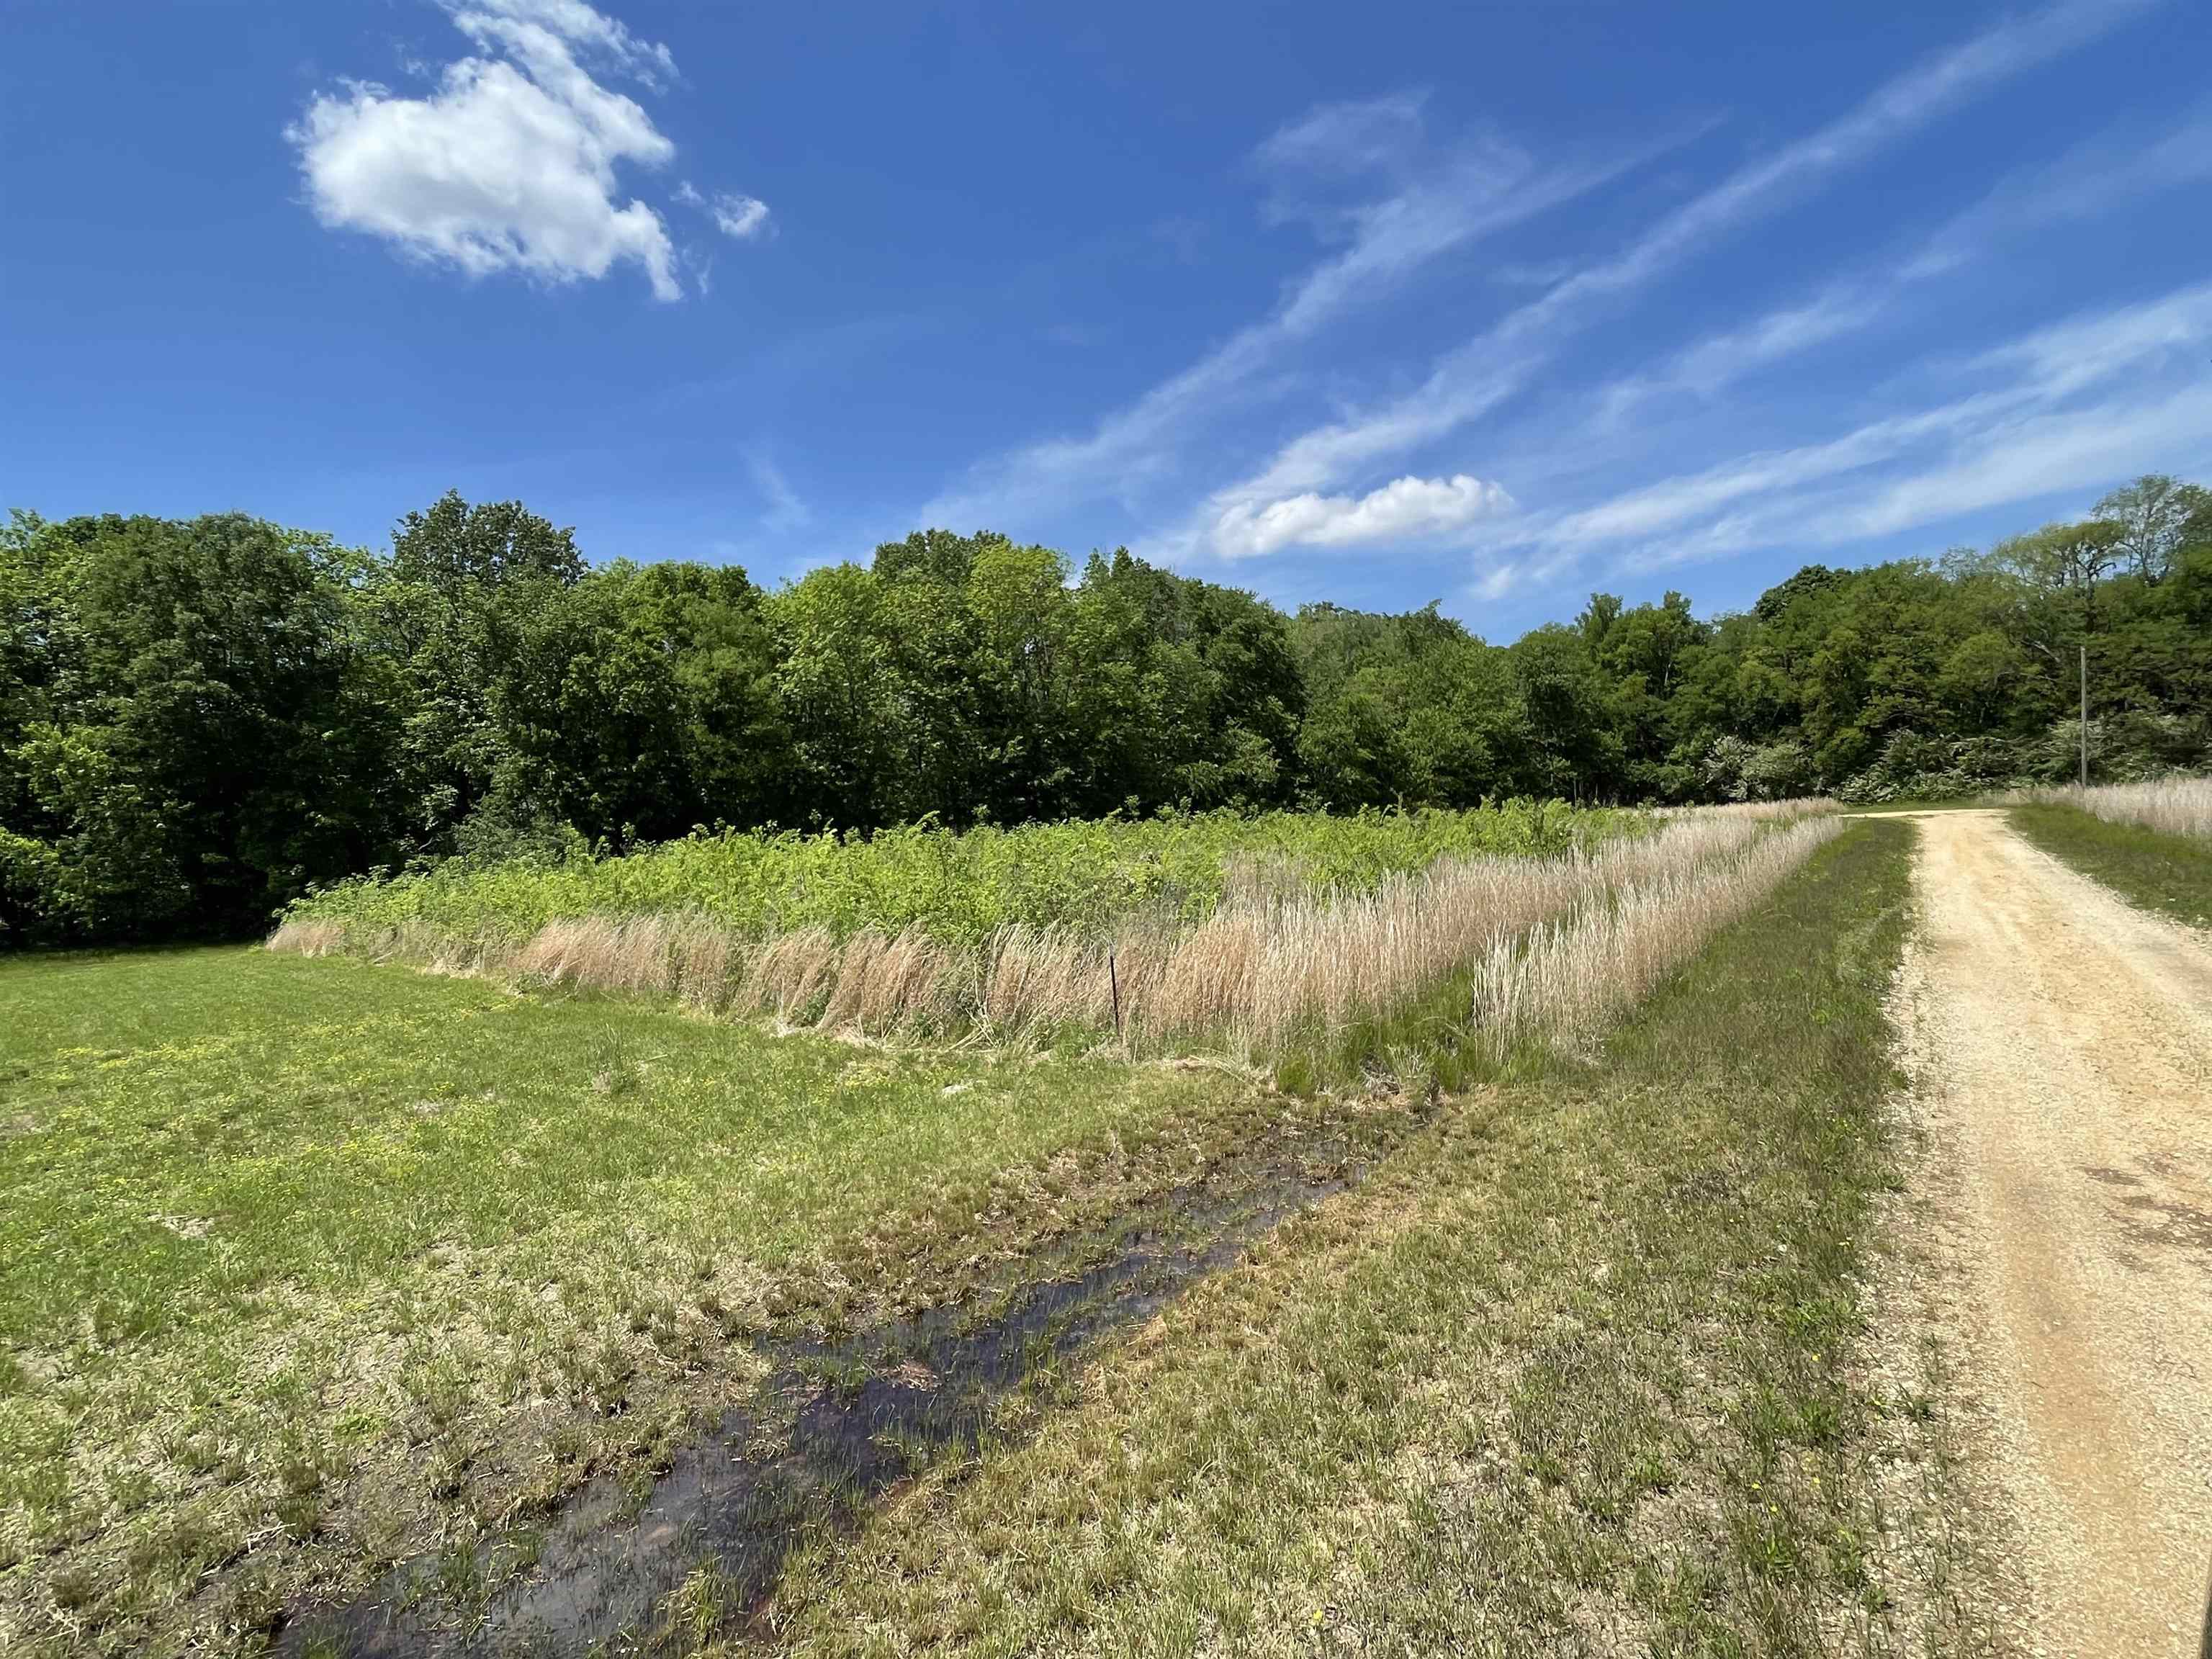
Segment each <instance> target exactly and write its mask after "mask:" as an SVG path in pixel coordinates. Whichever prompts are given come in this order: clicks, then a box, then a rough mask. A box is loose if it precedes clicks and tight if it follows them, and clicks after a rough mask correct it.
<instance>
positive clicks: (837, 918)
mask: <svg viewBox="0 0 2212 1659" xmlns="http://www.w3.org/2000/svg"><path fill="white" fill-rule="evenodd" d="M1640 823H1641V820H1640V818H1639V817H1638V815H1635V814H1632V813H1626V812H1622V813H1615V812H1605V811H1577V810H1576V809H1573V808H1571V807H1569V806H1567V805H1564V804H1563V803H1560V802H1557V801H1552V802H1541V803H1540V802H1535V801H1528V800H1516V801H1511V802H1508V803H1506V804H1505V805H1500V806H1493V807H1486V808H1478V809H1475V810H1474V811H1465V812H1446V811H1413V812H1396V811H1389V812H1379V811H1367V812H1361V813H1358V814H1355V815H1353V816H1350V817H1330V816H1328V815H1326V814H1314V813H1295V812H1270V813H1263V814H1261V815H1260V816H1258V817H1244V816H1242V815H1239V814H1237V813H1233V812H1229V811H1214V812H1207V813H1199V814H1192V815H1183V814H1171V815H1168V816H1164V817H1154V818H1149V819H1136V820H1125V819H1116V818H1108V819H1098V820H1088V821H1065V822H1060V823H1032V824H1025V825H1023V826H1021V827H1019V828H1017V829H1000V828H998V827H996V826H994V825H983V826H981V827H979V828H976V829H970V830H968V831H966V832H964V833H962V832H957V831H954V830H951V829H941V828H939V827H937V826H936V825H934V824H931V823H917V824H908V825H904V826H901V827H898V828H895V829H884V830H880V831H878V832H877V833H876V834H874V835H872V836H861V835H860V834H858V833H857V832H847V833H845V834H842V835H840V834H836V833H833V832H829V831H823V832H819V833H816V834H812V835H808V834H802V833H800V832H798V831H794V830H785V831H782V832H781V833H775V832H769V831H765V830H756V831H751V832H740V831H737V830H723V831H720V832H717V833H714V834H702V835H697V836H688V837H686V838H684V839H683V840H681V841H675V842H667V843H665V844H663V845H660V846H656V847H652V848H645V849H643V850H641V851H639V852H635V853H632V854H628V855H626V856H611V857H608V856H600V855H599V854H594V853H593V852H592V851H591V850H589V849H587V848H580V849H577V850H575V851H574V852H572V853H571V854H568V855H566V856H554V857H545V856H536V857H532V856H523V857H520V858H514V859H509V860H504V861H497V862H492V861H481V860H451V861H449V862H447V863H445V864H443V865H441V866H438V867H437V868H435V869H433V870H430V871H428V872H422V873H416V874H408V875H401V876H398V877H397V878H392V879H388V880H375V879H363V880H356V881H351V882H347V883H343V884H339V885H337V886H336V887H332V888H330V889H327V890H323V891H320V892H317V893H314V894H312V895H310V896H307V897H305V898H302V899H301V900H299V901H297V902H295V904H294V905H293V906H292V907H291V909H290V911H289V915H292V916H293V917H295V918H299V919H313V920H325V921H345V922H349V923H352V924H357V925H360V926H362V927H369V928H397V927H404V926H406V925H408V924H410V923H417V922H419V923H426V924H428V925H429V926H430V927H433V928H434V929H435V930H436V931H437V932H438V933H441V934H443V935H445V936H447V937H454V938H480V939H510V940H512V939H521V938H525V937H527V936H528V935H529V934H531V933H535V932H536V931H537V930H538V928H539V927H543V926H544V924H545V923H546V922H548V921H551V920H553V919H554V918H556V917H560V916H575V915H653V914H663V913H667V912H671V911H682V910H700V911H704V912H705V913H706V914H708V915H712V916H714V918H716V919H717V920H719V921H723V922H726V923H727V924H729V925H730V926H731V927H735V928H738V929H740V930H744V931H747V932H752V933H763V934H765V933H772V932H780V931H787V930H792V929H796V928H800V927H822V928H825V929H827V930H829V932H830V933H833V934H835V935H836V936H837V937H839V938H844V937H847V936H848V935H850V934H852V933H857V932H860V930H862V929H866V928H873V929H877V930H879V931H882V932H885V933H896V932H898V931H899V930H900V929H902V928H904V927H908V926H915V927H921V928H923V929H925V930H926V931H927V932H928V933H930V934H931V936H932V937H933V938H935V939H939V940H941V941H943V942H945V943H946V944H949V945H962V946H972V945H976V944H978V943H980V942H981V940H982V939H984V938H986V937H987V935H989V934H990V933H992V932H993V931H994V929H997V928H999V927H1005V926H1007V925H1010V924H1013V923H1026V924H1029V925H1030V926H1035V927H1044V926H1055V925H1056V926H1063V927H1074V928H1077V929H1079V930H1084V931H1089V932H1098V931H1103V930H1105V929H1106V928H1108V927H1110V926H1111V925H1112V924H1114V923H1115V922H1116V921H1119V920H1121V918H1123V917H1125V916H1127V915H1131V914H1132V913H1136V912H1154V913H1160V912H1164V913H1167V914H1170V915H1174V916H1176V917H1177V918H1179V919H1181V920H1182V921H1197V920H1199V919H1200V918H1202V917H1203V916H1205V915H1207V914H1209V913H1210V912H1211V911H1212V909H1213V908H1214V906H1215V905H1216V904H1217V903H1218V902H1220V900H1221V898H1222V896H1223V895H1224V893H1225V891H1226V890H1228V889H1229V886H1230V884H1231V883H1232V882H1236V881H1239V880H1243V881H1255V880H1256V881H1265V882H1270V883H1273V884H1277V885H1279V886H1288V887H1291V888H1297V889H1305V890H1319V889H1323V888H1329V887H1338V888H1364V887H1371V886H1373V885H1374V884H1376V882H1378V881H1380V880H1381V879H1382V878H1383V877H1384V876H1385V875H1387V874H1389V873H1391V872H1398V871H1411V870H1418V869H1420V868H1423V867H1425V866H1427V865H1429V864H1431V863H1433V862H1434V861H1435V860H1437V858H1439V857H1441V856H1443V854H1447V853H1478V852H1480V853H1495V854H1539V853H1555V852H1559V851H1562V850H1564V849H1565V848H1568V847H1570V846H1572V845H1576V844H1578V843H1580V844H1588V843H1589V842H1592V841H1595V840H1596V839H1598V838H1601V837H1602V836H1607V835H1613V834H1619V833H1623V832H1626V831H1629V830H1632V829H1635V828H1637V827H1638V825H1639V824H1640Z"/></svg>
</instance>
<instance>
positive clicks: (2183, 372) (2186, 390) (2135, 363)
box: [1479, 283, 2212, 596]
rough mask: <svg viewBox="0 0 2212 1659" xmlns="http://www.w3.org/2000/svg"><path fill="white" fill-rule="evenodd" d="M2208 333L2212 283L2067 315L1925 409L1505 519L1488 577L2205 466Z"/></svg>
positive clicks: (2211, 425) (1851, 537)
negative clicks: (1582, 502)
mask: <svg viewBox="0 0 2212 1659" xmlns="http://www.w3.org/2000/svg"><path fill="white" fill-rule="evenodd" d="M2208 346H2212V283H2206V284H2201V285H2196V286H2191V287H2187V288H2183V289H2176V290H2173V291H2172V292H2170V293H2167V294H2165V295H2160V296H2158V297H2156V298H2154V299H2150V300H2146V301H2138V302H2136V303H2134V304H2131V305H2125V306H2120V307H2112V308H2109V309H2106V310H2103V311H2095V312H2089V313H2082V314H2080V315H2077V316H2075V317H2072V318H2069V319H2066V320H2064V321H2063V322H2060V323H2057V324H2054V325H2050V326H2046V327H2044V328H2039V329H2036V330H2033V331H2029V332H2027V333H2025V334H2022V335H2021V336H2020V337H2016V338H2015V339H2012V340H2008V341H2006V342H2004V343H2001V344H1999V345H1996V346H1995V347H1992V348H1990V349H1985V350H1983V351H1979V352H1977V353H1973V354H1971V355H1968V356H1963V357H1961V358H1960V359H1959V360H1957V361H1956V362H1953V363H1951V364H1948V365H1945V366H1942V367H1941V368H1939V369H1937V370H1936V371H1935V372H1936V373H1937V374H1940V375H1941V376H1942V378H1944V379H1946V380H1949V381H1951V382H1953V383H1954V386H1955V387H1956V392H1955V395H1953V396H1950V397H1948V398H1941V399H1939V400H1937V401H1936V402H1934V403H1931V404H1926V405H1924V406H1923V407H1920V408H1917V409H1913V410H1908V411H1905V412H1903V413H1900V414H1896V415H1892V416H1885V417H1884V418H1882V419H1881V420H1878V421H1872V422H1863V423H1861V424H1860V425H1858V426H1856V427H1853V428H1850V429H1848V430H1846V431H1844V432H1842V433H1840V434H1838V435H1835V436H1833V437H1831V438H1826V439H1823V440H1820V441H1817V442H1813V443H1808V444H1802V445H1797V446H1794V447H1789V448H1785V449H1774V450H1761V451H1754V452H1751V453H1745V454H1741V455H1738V456H1735V457H1733V458H1730V459H1727V460H1724V461H1722V462H1720V463H1717V464H1715V465H1708V466H1705V467H1703V468H1700V469H1698V470H1697V471H1692V472H1687V473H1683V474H1680V475H1677V476H1674V477H1668V478H1663V479H1661V480H1659V481H1657V482H1655V483H1648V484H1644V485H1641V486H1639V487H1638V488H1636V489H1631V490H1626V491H1622V492H1620V493H1619V494H1617V495H1613V496H1611V497H1608V498H1607V499H1605V500H1603V501H1598V502H1595V503H1593V504H1591V505H1589V506H1587V507H1580V508H1577V509H1576V510H1574V511H1571V512H1566V513H1554V514H1530V515H1528V516H1526V517H1524V518H1523V519H1522V520H1520V521H1519V522H1517V523H1516V524H1513V525H1510V526H1501V527H1499V528H1498V531H1497V532H1496V533H1495V534H1494V535H1493V536H1492V538H1491V539H1490V542H1489V544H1488V550H1487V551H1488V556H1489V560H1490V563H1489V568H1488V569H1487V570H1486V572H1485V574H1484V575H1483V576H1482V577H1481V578H1480V581H1479V587H1480V591H1482V592H1486V593H1488V594H1491V595H1492V596H1495V595H1496V594H1497V593H1498V592H1502V591H1504V588H1505V587H1507V586H1510V585H1511V584H1513V583H1516V582H1523V581H1528V580H1544V579H1546V578H1548V577H1552V576H1555V575H1557V574H1559V573H1560V572H1562V571H1564V570H1566V569H1571V568H1581V567H1583V565H1585V564H1586V563H1587V562H1588V561H1589V560H1590V559H1592V558H1601V559H1605V560H1609V561H1610V562H1612V563H1613V565H1614V566H1615V567H1617V568H1631V569H1648V568H1659V567H1663V566H1668V565H1674V564H1681V563H1689V562H1698V561H1700V560H1708V559H1716V558H1723V557H1729V556H1735V555H1737V554H1741V553H1743V552H1746V551H1749V550H1754V549H1762V548H1777V547H1779V548H1789V549H1814V550H1817V549H1825V548H1832V547H1837V546H1842V545H1845V544H1850V543H1853V542H1859V541H1865V540H1869V539H1872V538H1879V537H1883V536H1888V535H1893V534H1896V533H1898V532H1902V531H1908V530H1914V529H1918V528H1921V527H1923V526H1933V525H1938V524H1941V523H1942V522H1943V521H1944V520H1948V519H1952V518H1955V517H1957V516H1959V515H1960V514H1962V513H1971V512H1974V511H1977V510H1980V509H1984V508H1989V507H2001V506H2004V505H2008V504H2010V503H2013V502H2021V501H2034V500H2037V499H2040V498H2043V497H2046V496H2050V495H2053V494H2057V493H2062V492H2064V491H2067V490H2069V489H2089V488H2092V487H2096V486H2098V485H2100V484H2101V483H2104V482H2106V481H2108V480H2109V479H2111V478H2112V477H2114V476H2116V475H2119V474H2123V473H2125V472H2128V471H2142V470H2145V469H2154V468H2157V467H2160V466H2167V467H2178V468H2181V469H2183V470H2194V469H2196V468H2199V467H2202V466H2203V465H2205V464H2206V463H2207V462H2208V461H2212V385H2208V384H2207V383H2206V382H2205V380H2204V379H2203V375H2202V374H2199V373H2198V371H2197V366H2198V364H2199V363H2200V362H2202V360H2203V356H2204V354H2205V352H2206V349H2207V348H2208Z"/></svg>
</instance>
